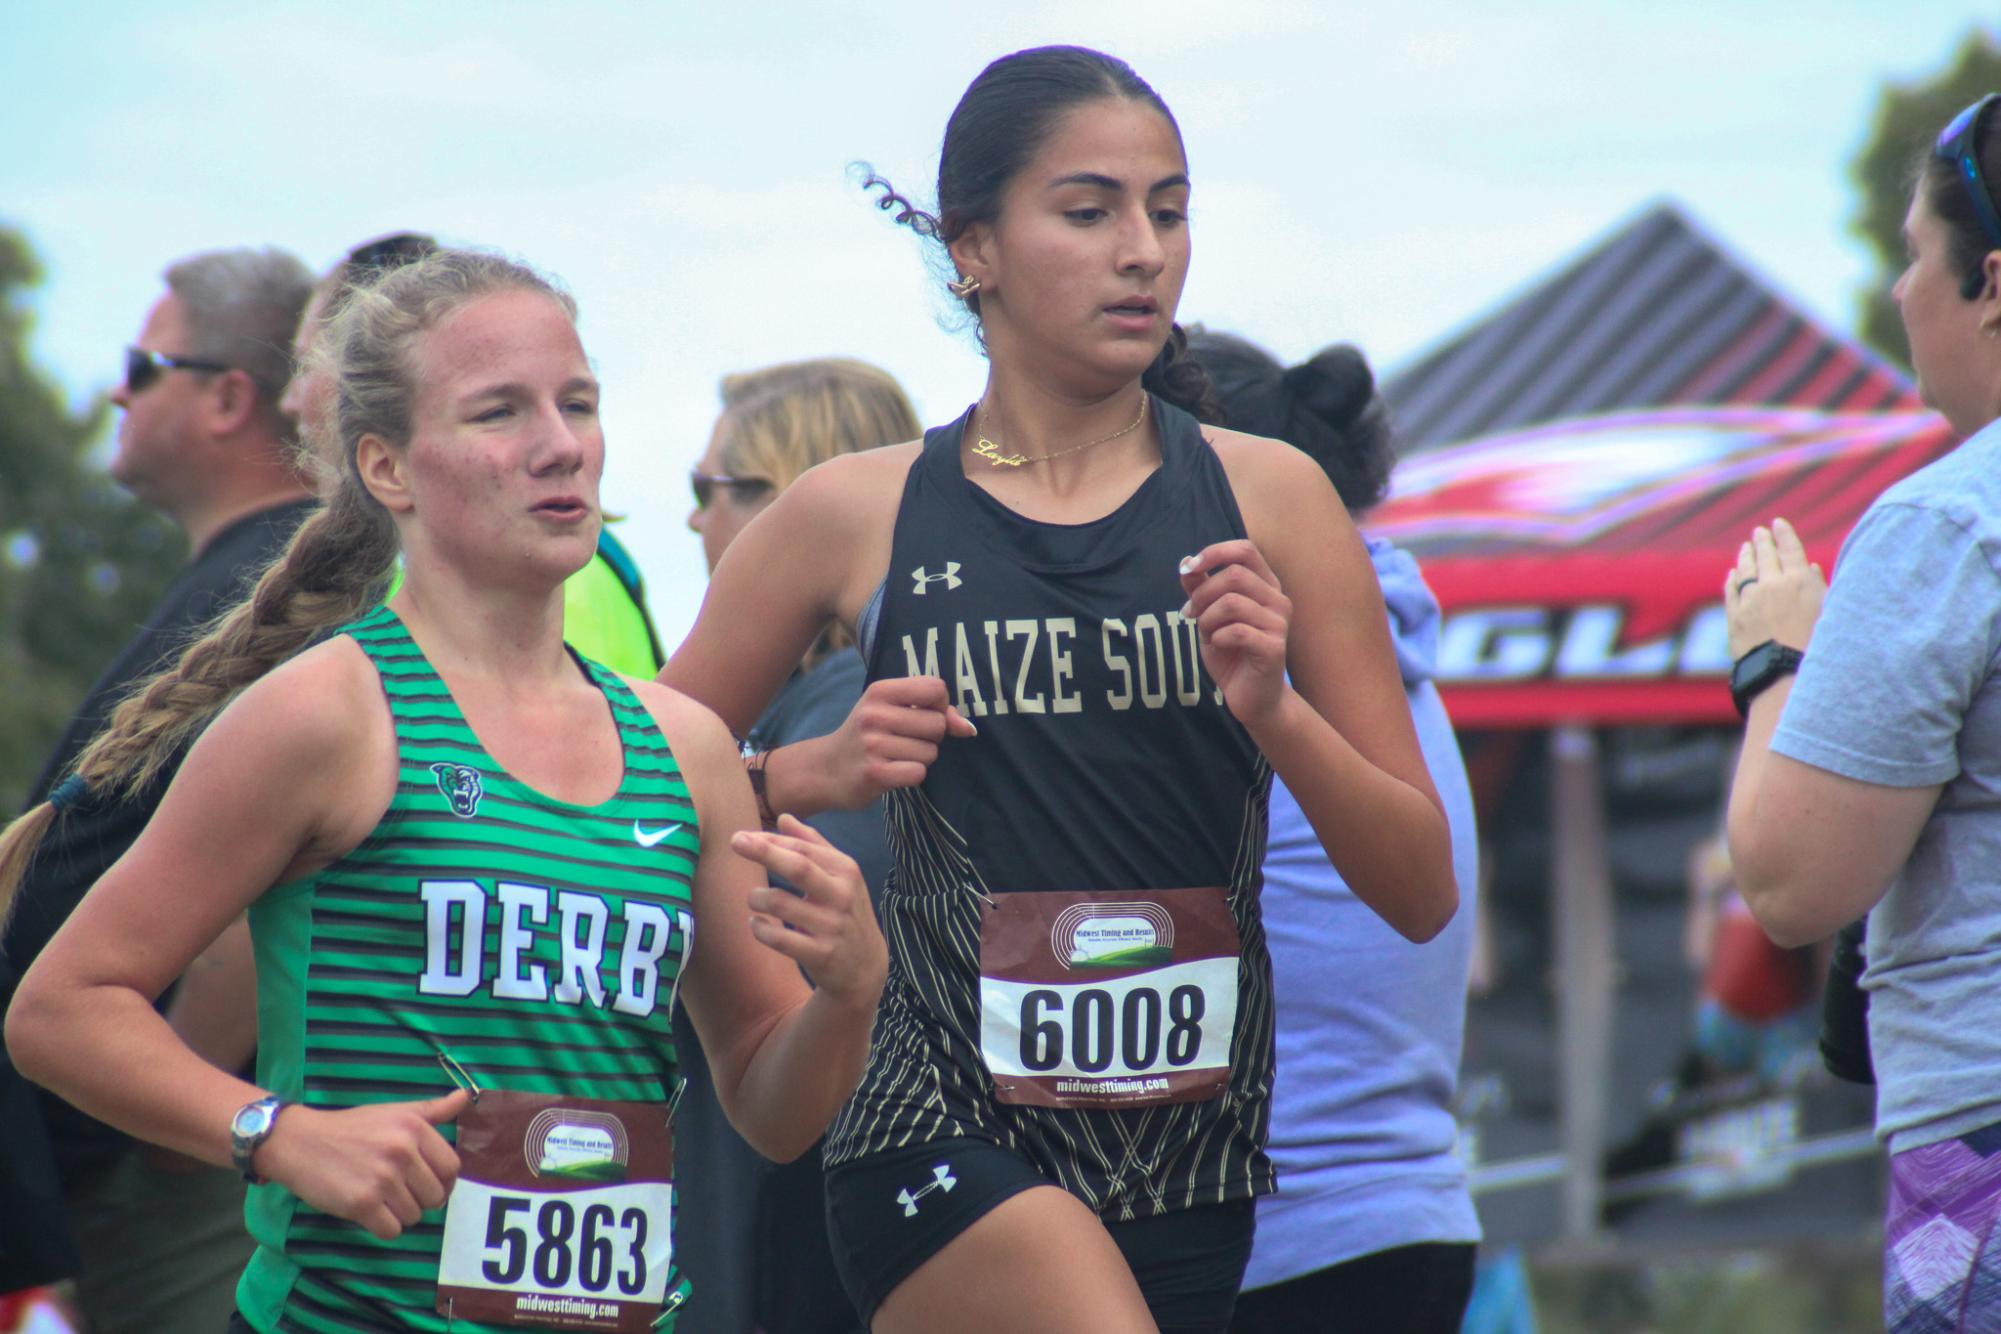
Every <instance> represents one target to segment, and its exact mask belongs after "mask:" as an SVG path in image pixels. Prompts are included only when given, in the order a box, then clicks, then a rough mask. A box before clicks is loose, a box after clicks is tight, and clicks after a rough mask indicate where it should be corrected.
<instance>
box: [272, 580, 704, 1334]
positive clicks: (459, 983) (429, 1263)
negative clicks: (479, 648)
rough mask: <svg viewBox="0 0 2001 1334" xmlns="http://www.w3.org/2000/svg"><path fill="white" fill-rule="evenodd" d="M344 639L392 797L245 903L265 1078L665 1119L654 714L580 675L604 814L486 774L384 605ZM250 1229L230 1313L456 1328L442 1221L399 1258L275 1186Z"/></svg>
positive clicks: (681, 939)
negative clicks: (439, 1297)
mask: <svg viewBox="0 0 2001 1334" xmlns="http://www.w3.org/2000/svg"><path fill="white" fill-rule="evenodd" d="M342 633H345V634H346V635H348V636H349V637H350V638H352V639H353V640H354V641H355V643H357V644H358V645H360V646H361V649H362V651H363V652H365V653H366V654H367V655H368V657H369V659H370V661H371V662H373V663H374V665H375V669H376V671H377V672H378V673H379V674H380V676H381V679H382V689H383V693H384V694H385V695H386V696H387V697H388V701H389V709H390V713H391V714H392V715H393V717H394V719H395V726H396V750H397V764H398V769H399V775H398V781H397V785H396V795H395V798H394V799H393V800H392V801H391V802H390V803H389V809H388V810H387V811H385V812H384V813H383V816H382V820H381V823H380V824H378V825H377V826H376V827H375V829H374V831H373V832H371V833H370V834H369V836H368V837H367V838H366V839H364V840H363V841H362V843H361V844H360V845H359V846H358V847H356V848H355V849H354V850H353V851H352V852H350V853H348V854H347V855H346V856H344V857H342V858H341V859H340V860H339V861H338V862H335V863H334V864H333V865H331V866H328V867H327V868H326V869H324V870H322V871H319V872H317V873H316V874H313V875H310V876H306V877H303V878H301V879H298V880H294V881H291V882H289V883H287V884H283V885H279V886H277V887H275V888H273V889H271V890H269V891H268V892H266V893H265V894H264V895H263V896H262V897H261V898H259V899H258V900H257V902H256V903H255V904H254V905H253V906H252V907H251V909H250V925H251V933H252V937H253V940H254V942H255V948H256V956H257V1014H258V1025H259V1029H258V1055H257V1073H258V1080H259V1082H260V1083H261V1084H262V1085H263V1086H264V1087H265V1088H267V1089H269V1090H270V1091H272V1092H273V1093H275V1094H277V1095H278V1096H279V1097H281V1098H284V1099H286V1100H287V1101H291V1102H297V1103H300V1104H303V1105H305V1106H308V1107H315V1108H323V1109H327V1110H334V1109H338V1108H343V1107H354V1106H359V1105H363V1104H368V1103H378V1102H397V1101H406V1100H412V1099H422V1098H434V1097H439V1096H441V1095H443V1094H446V1093H449V1092H451V1090H452V1088H453V1080H452V1078H451V1076H450V1075H449V1074H448V1073H447V1071H446V1070H445V1068H444V1066H443V1063H442V1062H441V1060H440V1057H441V1056H445V1057H449V1058H450V1059H451V1060H452V1061H453V1062H455V1063H456V1065H457V1066H458V1067H460V1068H461V1069H463V1071H464V1072H465V1074H466V1075H467V1076H469V1077H470V1078H471V1080H472V1081H474V1083H476V1084H477V1085H478V1086H479V1087H481V1088H500V1089H510V1090H516V1091H519V1092H524V1093H550V1094H561V1095H564V1096H567V1097H579V1098H604V1099H620V1100H634V1101H658V1102H661V1103H663V1104H665V1103H666V1102H667V1101H668V1098H669V1093H670V1089H671V1085H672V1084H673V1082H674V1078H675V1057H674V1048H673V1037H672V1026H671V1024H670V1023H669V1017H670V1011H671V1010H672V1008H673V1005H672V1001H673V997H674V992H675V988H676V986H677V984H678V982H679V978H680V973H681V969H682V967H683V965H684V964H685V963H686V960H687V957H688V948H689V945H690V935H691V932H692V929H693V926H694V903H693V898H692V888H693V883H694V872H695V862H696V858H697V855H698V853H699V850H700V847H701V841H700V837H699V834H698V832H697V828H696V820H695V808H694V805H693V803H692V802H691V800H690V799H689V795H688V788H687V785H686V783H685V782H684V781H683V780H682V776H681V771H680V766H679V765H677V764H676V763H675V761H674V756H673V753H672V752H671V751H670V750H669V749H668V746H667V742H666V739H665V738H664V737H663V736H662V735H661V734H660V730H659V728H658V727H656V726H655V725H654V722H653V719H652V717H651V716H650V715H649V714H648V713H647V712H646V709H645V706H644V705H642V704H641V703H640V702H639V699H638V698H637V697H636V696H635V695H634V694H633V693H632V691H631V690H630V689H629V688H628V687H627V686H626V685H625V683H624V682H623V681H621V680H619V679H618V678H617V677H616V676H614V675H613V674H612V673H611V672H609V671H606V670H605V669H604V668H602V667H600V666H598V665H597V664H596V663H593V662H589V661H588V660H583V661H584V667H585V670H586V671H587V672H588V673H589V675H590V678H591V680H592V681H593V682H594V683H595V684H596V685H597V687H598V688H599V689H600V690H602V691H603V692H604V695H605V698H606V701H607V702H608V703H609V705H610V708H611V713H612V717H613V719H614V720H615V721H616V723H617V725H618V733H619V740H620V742H621V743H622V745H623V748H624V752H625V775H624V778H623V780H622V781H621V782H620V784H619V787H618V791H617V792H616V793H615V794H614V795H613V796H612V798H611V799H610V800H609V801H606V802H603V803H602V804H600V805H596V806H575V805H571V804H569V803H567V802H561V801H557V800H555V799H553V798H550V797H547V796H544V795H542V794H541V793H539V792H536V791H534V790H533V789H531V788H529V787H528V786H526V785H525V784H523V783H521V782H520V781H519V780H517V779H515V778H513V777H511V776H510V775H509V774H508V773H507V772H506V771H505V770H503V769H502V768H501V767H500V766H499V765H498V764H496V763H495V762H494V761H493V759H492V757H491V756H489V755H488V754H487V753H486V750H485V748H484V747H482V746H481V745H480V742H479V738H478V737H477V736H475V735H474V734H473V732H472V729H471V728H470V727H468V726H467V725H466V720H465V715H464V714H462V713H461V712H460V711H459V708H458V705H457V704H456V703H455V702H454V701H453V699H452V696H451V692H450V691H449V690H448V689H447V688H446V687H445V683H444V682H443V680H441V679H440V678H439V676H438V674H437V673H436V672H435V671H434V670H433V669H432V668H431V665H430V663H429V662H427V661H426V660H425V657H424V654H423V651H422V650H421V649H419V648H418V646H417V644H416V642H415V641H414V640H412V639H411V637H410V634H409V632H408V631H407V630H406V629H405V628H404V626H403V623H402V621H401V620H399V619H398V618H397V617H396V615H395V614H394V613H393V612H391V611H390V610H389V609H388V608H387V607H382V608H378V609H377V610H376V611H374V612H372V613H371V614H369V615H368V616H366V617H364V618H362V619H361V620H359V621H357V622H355V623H354V624H352V625H350V626H347V627H345V629H344V630H343V632H342ZM440 1129H441V1132H442V1133H443V1134H444V1135H445V1137H446V1138H447V1139H450V1138H452V1136H453V1134H454V1127H452V1126H444V1127H441V1128H440ZM245 1212H246V1216H247V1219H248V1223H249V1228H250V1233H251V1235H252V1237H253V1238H254V1239H255V1240H256V1242H257V1247H258V1248H257V1251H256V1253H255V1255H254V1256H253V1257H252V1259H251V1262H250V1267H249V1269H248V1270H247V1271H246V1272H245V1274H244V1277H243V1281H242V1283H241V1284H240V1285H239V1286H238V1289H237V1302H238V1305H239V1306H240V1307H241V1308H242V1310H243V1313H244V1315H245V1317H246V1318H247V1319H248V1320H249V1322H250V1324H251V1325H252V1326H253V1327H254V1328H256V1329H259V1330H265V1331H271V1330H283V1331H342V1332H344V1334H345V1332H346V1331H358V1330H379V1329H395V1330H438V1331H443V1330H445V1329H446V1321H445V1319H444V1318H443V1317H442V1316H439V1315H437V1314H435V1313H434V1307H433V1303H434V1292H433V1288H434V1286H435V1284H436V1281H437V1273H438V1252H439V1246H440V1242H441V1239H442V1236H443V1227H444V1210H442V1209H438V1210H433V1211H431V1212H429V1213H427V1214H425V1215H424V1217H423V1219H422V1221H421V1222H419V1223H418V1224H417V1225H416V1226H415V1227H413V1228H410V1229H407V1230H406V1231H405V1232H404V1233H403V1235H402V1236H400V1237H398V1238H397V1239H396V1240H394V1241H388V1242H384V1241H377V1240H376V1239H375V1238H374V1237H372V1236H370V1235H369V1234H368V1233H367V1232H366V1231H364V1230H363V1229H362V1228H360V1227H358V1226H356V1225H354V1224H352V1223H347V1222H344V1221H342V1220H340V1219H338V1218H335V1217H332V1216H331V1215H328V1214H324V1213H321V1212H319V1211H318V1210H316V1209H314V1208H312V1207H311V1206H309V1205H307V1204H306V1203H304V1202H303V1201H301V1200H299V1199H298V1198H297V1197H296V1196H294V1195H292V1194H291V1193H290V1192H288V1191H286V1190H285V1189H284V1188H283V1187H281V1186H278V1185H276V1184H266V1185H262V1186H256V1187H253V1188H252V1189H251V1191H250V1200H249V1203H248V1205H247V1206H246V1210H245ZM673 1288H674V1285H672V1284H670V1292H671V1291H673ZM488 1328H489V1326H486V1325H477V1324H471V1323H468V1322H466V1321H463V1320H460V1321H456V1322H454V1323H453V1324H452V1326H451V1329H452V1331H453V1334H459V1332H460V1331H473V1330H485V1329H488Z"/></svg>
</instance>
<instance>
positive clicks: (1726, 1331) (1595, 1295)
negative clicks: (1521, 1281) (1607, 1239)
mask: <svg viewBox="0 0 2001 1334" xmlns="http://www.w3.org/2000/svg"><path fill="white" fill-rule="evenodd" d="M1880 1264H1881V1262H1880V1259H1879V1258H1878V1253H1877V1252H1876V1251H1875V1250H1874V1249H1864V1248H1860V1247H1858V1248H1855V1249H1853V1250H1849V1249H1843V1250H1840V1251H1827V1250H1817V1251H1813V1252H1784V1251H1740V1252H1731V1253H1726V1254H1714V1255H1702V1254H1685V1255H1675V1256H1672V1257H1669V1258H1660V1259H1651V1260H1640V1259H1637V1258H1631V1257H1616V1258H1607V1259H1604V1260H1593V1261H1583V1262H1580V1261H1570V1260H1557V1259H1550V1258H1547V1257H1545V1258H1542V1259H1538V1260H1537V1261H1535V1262H1533V1263H1532V1264H1531V1265H1530V1271H1529V1272H1530V1281H1531V1283H1532V1285H1533V1287H1534V1291H1535V1300H1536V1314H1537V1317H1538V1334H1851V1331H1852V1332H1853V1334H1869V1332H1870V1331H1874V1330H1880V1329H1882V1327H1883V1316H1882V1309H1883V1296H1882V1275H1881V1273H1880Z"/></svg>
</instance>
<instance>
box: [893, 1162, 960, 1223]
mask: <svg viewBox="0 0 2001 1334" xmlns="http://www.w3.org/2000/svg"><path fill="white" fill-rule="evenodd" d="M958 1184H959V1178H957V1177H955V1176H953V1175H952V1165H951V1164H950V1163H939V1164H938V1165H937V1166H936V1167H933V1168H932V1169H931V1180H929V1181H927V1182H925V1183H924V1185H923V1187H922V1188H921V1189H918V1190H915V1191H913V1190H910V1189H909V1188H908V1187H906V1188H904V1189H903V1190H900V1191H898V1192H896V1202H897V1203H898V1204H900V1205H902V1206H903V1216H904V1217H905V1218H915V1217H917V1202H918V1201H919V1200H921V1199H923V1198H924V1197H925V1196H926V1195H929V1194H930V1193H931V1192H932V1191H934V1190H943V1191H949V1190H951V1189H952V1187H954V1186H956V1185H958Z"/></svg>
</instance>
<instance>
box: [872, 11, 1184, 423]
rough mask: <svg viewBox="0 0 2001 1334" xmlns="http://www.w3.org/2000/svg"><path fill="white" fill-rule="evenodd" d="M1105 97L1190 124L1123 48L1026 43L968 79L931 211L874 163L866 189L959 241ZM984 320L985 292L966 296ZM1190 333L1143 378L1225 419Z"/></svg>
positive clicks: (926, 232) (938, 235)
mask: <svg viewBox="0 0 2001 1334" xmlns="http://www.w3.org/2000/svg"><path fill="white" fill-rule="evenodd" d="M1105 98H1125V99H1127V100H1130V101H1135V102H1143V103H1145V104H1146V105H1147V106H1149V107H1152V108H1153V109H1154V110H1155V111H1157V112H1159V113H1160V115H1161V118H1162V119H1164V120H1165V121H1166V122H1167V126H1168V128H1169V129H1170V130H1172V131H1173V132H1174V141H1175V143H1176V144H1177V145H1179V144H1180V143H1181V126H1180V125H1179V124H1178V123H1177V122H1176V121H1175V119H1174V113H1173V112H1172V111H1170V110H1168V108H1167V103H1166V102H1165V101H1163V100H1162V99H1161V96H1160V94H1159V93H1157V92H1155V91H1154V90H1153V87H1152V85H1150V84H1149V83H1147V81H1146V80H1144V79H1142V78H1140V76H1139V75H1138V74H1136V73H1134V72H1133V68H1132V66H1130V65H1128V64H1126V62H1125V61H1123V60H1120V59H1118V58H1117V57H1116V56H1108V55H1106V54H1105V53H1104V52H1102V51H1093V50H1090V49H1089V48H1087V47H1081V46H1039V47H1035V48H1032V49H1030V50H1027V51H1017V52H1015V53H1014V54H1013V55H1007V56H1002V57H1001V58H1000V59H998V60H996V61H994V62H993V63H992V64H990V65H988V66H987V67H986V68H985V69H983V70H981V71H980V73H979V76H978V77H977V78H975V79H974V80H973V81H972V83H971V84H969V85H967V87H966V91H965V94H964V95H963V96H961V97H960V98H959V104H958V106H956V107H954V108H953V109H952V115H951V118H950V119H949V120H947V121H946V122H945V142H944V145H943V146H942V147H941V148H940V149H939V152H938V196H937V198H938V210H937V212H935V213H932V212H928V211H926V210H925V209H924V208H922V207H920V206H919V205H917V204H915V203H913V202H912V201H911V200H910V198H909V197H908V196H906V195H904V194H902V193H900V192H899V191H898V190H897V189H896V187H895V186H894V185H892V184H890V182H889V181H888V180H887V179H885V178H884V177H882V176H880V175H878V174H877V173H876V172H874V171H866V174H865V179H864V180H863V181H862V188H863V189H864V190H874V191H878V192H879V193H878V195H877V197H876V201H875V203H876V207H878V208H880V209H882V210H883V211H884V212H886V213H893V214H894V215H895V220H896V221H897V222H898V223H900V224H902V225H903V226H905V227H908V228H910V230H912V231H913V232H915V233H917V235H919V236H921V237H923V238H924V239H925V240H927V241H932V242H936V243H937V244H938V246H940V247H941V248H942V247H949V246H950V245H951V244H952V243H953V242H954V241H956V240H958V239H959V237H960V236H961V235H963V234H964V233H965V230H966V229H967V228H968V227H971V226H972V225H973V224H975V223H982V222H992V221H993V220H994V219H995V218H998V217H999V216H1000V210H1001V198H1002V196H1003V195H1004V194H1005V193H1006V191H1007V187H1008V185H1009V183H1010V182H1012V181H1013V180H1014V178H1015V177H1016V176H1018V175H1020V174H1021V171H1022V169H1023V168H1024V167H1026V166H1027V165H1028V163H1029V160H1030V159H1031V158H1033V157H1034V156H1035V154H1036V152H1037V150H1038V149H1040V148H1041V147H1042V145H1043V143H1044V142H1045V141H1046V140H1047V139H1048V138H1049V136H1050V134H1051V133H1052V132H1053V131H1054V130H1055V128H1056V123H1057V122H1058V121H1059V120H1060V119H1061V118H1062V117H1063V116H1064V115H1065V114H1066V113H1068V112H1069V111H1070V110H1071V109H1072V108H1074V107H1077V106H1081V105H1083V104H1084V103H1086V102H1095V101H1100V100H1103V99H1105ZM961 299H962V300H963V301H964V303H965V306H966V309H967V311H968V312H970V313H971V315H972V317H973V319H974V320H975V322H977V321H978V320H979V317H980V298H979V293H977V292H975V293H973V294H971V295H969V296H966V297H964V298H961ZM1186 345H1187V337H1186V335H1185V334H1183V332H1182V330H1181V326H1180V325H1178V324H1177V325H1175V326H1174V327H1173V328H1172V330H1171V331H1170V332H1169V334H1168V337H1167V341H1166V342H1165V343H1164V344H1163V345H1162V346H1161V349H1160V354H1159V355H1158V356H1157V357H1155V358H1154V361H1153V364H1152V365H1151V366H1149V367H1148V368H1147V370H1146V373H1145V374H1144V375H1143V376H1141V377H1140V383H1141V384H1142V385H1144V386H1145V387H1146V388H1147V389H1149V390H1151V391H1152V392H1153V393H1156V394H1158V395H1159V396H1160V397H1162V398H1164V399H1166V400H1167V401H1168V402H1170V403H1173V404H1174V405H1176V406H1177V407H1180V408H1184V409H1186V410H1187V411H1189V412H1192V413H1194V414H1195V416H1197V417H1199V418H1201V419H1202V420H1204V421H1208V422H1215V421H1217V420H1218V418H1217V416H1216V413H1217V412H1218V408H1217V406H1216V402H1215V399H1214V396H1213V395H1212V394H1211V393H1210V392H1209V387H1208V381H1207V377H1206V376H1204V375H1203V373H1202V369H1201V367H1199V366H1196V365H1194V364H1193V363H1191V362H1189V361H1187V360H1186V359H1185V357H1184V355H1183V353H1184V349H1185V348H1186Z"/></svg>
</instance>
